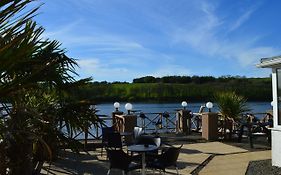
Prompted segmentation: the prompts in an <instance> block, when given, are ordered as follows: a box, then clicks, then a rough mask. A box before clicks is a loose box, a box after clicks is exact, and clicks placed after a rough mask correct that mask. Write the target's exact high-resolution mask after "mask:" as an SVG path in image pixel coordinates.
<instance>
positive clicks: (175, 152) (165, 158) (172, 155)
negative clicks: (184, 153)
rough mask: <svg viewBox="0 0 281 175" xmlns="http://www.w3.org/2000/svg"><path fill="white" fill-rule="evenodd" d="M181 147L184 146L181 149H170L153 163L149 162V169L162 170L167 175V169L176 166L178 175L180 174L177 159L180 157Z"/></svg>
mask: <svg viewBox="0 0 281 175" xmlns="http://www.w3.org/2000/svg"><path fill="white" fill-rule="evenodd" d="M181 147H182V145H181V146H179V147H169V148H168V149H167V150H165V151H163V153H162V154H161V155H159V156H157V157H156V158H155V159H154V160H153V161H151V162H147V167H148V168H151V169H153V170H155V169H158V170H162V171H163V172H164V173H165V172H166V170H165V169H166V168H167V167H170V166H174V167H175V168H176V171H177V174H179V172H178V166H177V159H178V157H179V153H180V149H181ZM153 174H154V173H153Z"/></svg>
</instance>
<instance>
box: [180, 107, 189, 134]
mask: <svg viewBox="0 0 281 175" xmlns="http://www.w3.org/2000/svg"><path fill="white" fill-rule="evenodd" d="M176 130H177V132H180V133H185V134H190V133H191V115H190V111H189V110H185V109H183V110H180V111H178V112H177V129H176Z"/></svg>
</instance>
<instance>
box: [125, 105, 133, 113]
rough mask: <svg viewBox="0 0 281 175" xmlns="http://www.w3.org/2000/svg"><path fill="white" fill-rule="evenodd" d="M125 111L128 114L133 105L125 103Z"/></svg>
mask: <svg viewBox="0 0 281 175" xmlns="http://www.w3.org/2000/svg"><path fill="white" fill-rule="evenodd" d="M125 109H126V110H127V111H128V114H130V111H131V110H132V109H133V105H132V104H131V103H126V104H125Z"/></svg>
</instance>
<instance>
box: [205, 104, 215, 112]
mask: <svg viewBox="0 0 281 175" xmlns="http://www.w3.org/2000/svg"><path fill="white" fill-rule="evenodd" d="M206 107H207V108H208V109H209V112H211V109H212V108H213V107H214V105H213V103H212V102H207V103H206Z"/></svg>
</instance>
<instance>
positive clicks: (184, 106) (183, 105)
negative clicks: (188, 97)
mask: <svg viewBox="0 0 281 175" xmlns="http://www.w3.org/2000/svg"><path fill="white" fill-rule="evenodd" d="M181 105H182V107H183V109H185V108H186V106H187V102H186V101H182V102H181Z"/></svg>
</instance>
